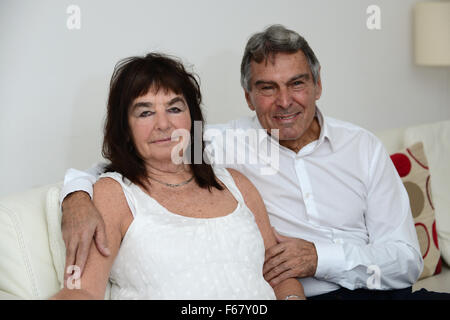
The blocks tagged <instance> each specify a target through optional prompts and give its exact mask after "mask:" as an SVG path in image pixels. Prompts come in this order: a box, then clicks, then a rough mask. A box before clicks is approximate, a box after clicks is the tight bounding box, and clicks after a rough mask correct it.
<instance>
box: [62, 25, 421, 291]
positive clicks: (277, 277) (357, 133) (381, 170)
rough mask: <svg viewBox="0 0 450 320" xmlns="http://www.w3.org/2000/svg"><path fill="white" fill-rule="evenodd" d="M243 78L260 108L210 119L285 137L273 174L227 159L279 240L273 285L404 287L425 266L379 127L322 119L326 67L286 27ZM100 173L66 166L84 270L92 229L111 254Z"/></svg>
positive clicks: (262, 39)
mask: <svg viewBox="0 0 450 320" xmlns="http://www.w3.org/2000/svg"><path fill="white" fill-rule="evenodd" d="M241 84H242V86H243V88H244V93H245V98H246V101H247V103H248V106H249V108H250V109H251V110H253V111H255V113H256V116H254V117H244V118H241V119H238V120H235V121H231V122H230V123H228V124H224V125H218V126H211V127H212V128H215V129H217V130H220V131H221V132H225V131H226V130H230V129H247V130H248V129H251V130H253V129H265V130H267V134H266V137H265V140H266V141H271V143H273V141H279V144H277V146H278V151H279V154H278V156H279V163H278V167H277V168H276V169H277V170H276V173H275V174H274V175H270V174H261V170H260V169H261V166H263V165H261V164H250V163H248V162H247V163H236V161H234V162H233V163H225V164H224V165H225V166H226V167H233V168H235V169H237V170H240V171H241V172H242V173H244V174H245V175H246V176H247V177H248V178H250V180H251V181H252V182H253V183H254V184H255V186H256V187H257V188H258V190H259V192H260V193H261V195H262V197H263V199H264V202H265V204H266V207H267V211H268V213H269V216H270V220H271V223H272V225H273V226H274V228H275V229H276V230H277V231H276V236H277V238H278V241H279V244H277V245H276V246H274V247H272V248H270V249H269V250H268V251H267V252H266V263H265V267H264V270H263V272H264V276H265V278H266V280H267V281H269V282H270V283H271V284H272V285H275V284H276V283H278V282H280V281H282V280H283V279H285V278H287V277H292V276H295V277H298V278H299V280H300V281H301V282H302V284H303V286H304V289H305V294H306V296H307V297H316V298H347V297H349V298H357V297H361V294H363V295H364V297H372V293H375V292H378V293H379V292H383V293H386V295H385V296H383V297H384V298H388V297H391V296H392V297H402V296H403V297H404V295H405V294H407V295H408V294H409V293H410V291H411V286H412V284H413V283H415V281H416V280H417V278H418V277H419V275H420V273H421V271H422V268H423V261H422V257H421V254H420V249H419V244H418V241H417V236H416V232H415V228H414V224H413V219H412V215H411V211H410V207H409V200H408V195H407V193H406V191H405V189H404V187H403V184H402V182H401V180H400V178H399V176H398V174H397V173H396V171H395V168H394V166H393V164H392V162H391V161H390V158H389V156H388V154H387V153H386V151H385V150H384V148H383V146H382V144H381V142H380V141H379V140H378V139H377V138H376V137H375V136H374V135H372V134H371V133H369V132H367V131H366V130H364V129H361V128H359V127H357V126H354V125H352V124H349V123H346V122H342V121H338V120H335V119H331V118H327V117H324V116H323V115H322V113H321V112H320V110H319V109H318V108H317V107H316V101H317V100H318V99H319V98H320V96H321V93H322V83H321V79H320V65H319V62H318V60H317V58H316V56H315V55H314V53H313V51H312V50H311V48H310V47H309V45H308V43H307V42H306V41H305V40H304V39H303V38H302V37H301V36H300V35H298V34H297V33H296V32H294V31H291V30H288V29H286V28H284V27H283V26H280V25H274V26H271V27H269V28H267V29H266V30H264V31H263V32H261V33H257V34H255V35H253V36H252V37H251V38H250V40H249V41H248V43H247V46H246V49H245V52H244V56H243V59H242V64H241ZM211 127H210V128H211ZM274 138H275V139H274ZM205 140H206V139H205ZM211 140H212V141H211V145H210V146H211V148H210V149H211V150H212V152H211V153H212V154H217V153H216V152H218V151H220V150H222V151H224V152H226V148H227V143H222V142H221V140H220V139H213V138H212V139H211ZM258 143H259V142H258ZM275 143H276V142H275ZM250 150H253V152H258V151H257V150H258V149H257V148H256V149H255V148H250ZM255 150H256V151H255ZM257 156H258V157H259V156H260V154H257ZM96 170H97V171H98V172H100V171H101V168H100V167H99V168H97V169H96ZM98 172H91V173H80V172H78V171H76V170H72V169H71V170H69V171H68V173H67V174H66V177H65V186H64V189H63V192H62V199H64V201H63V203H62V208H63V222H62V228H63V237H64V240H65V242H66V246H67V259H66V266H69V265H74V264H76V265H78V266H80V267H81V268H83V266H84V263H85V261H86V259H87V253H88V249H89V246H90V243H91V239H92V236H93V235H94V238H95V241H96V245H97V247H98V249H99V251H100V252H102V253H103V254H105V255H108V252H107V249H106V246H107V241H106V238H105V232H104V225H103V222H102V220H101V218H100V216H99V214H98V212H97V211H96V209H95V207H94V206H93V205H92V202H91V201H90V196H89V194H88V193H90V194H92V192H91V191H90V190H92V184H93V183H94V182H95V175H96V174H98ZM75 190H84V191H86V192H73V191H75ZM67 194H69V195H68V196H67V197H66V195H67ZM405 288H406V289H405ZM373 289H378V291H374V290H373ZM399 289H403V290H399ZM380 290H382V291H380ZM405 290H406V291H405Z"/></svg>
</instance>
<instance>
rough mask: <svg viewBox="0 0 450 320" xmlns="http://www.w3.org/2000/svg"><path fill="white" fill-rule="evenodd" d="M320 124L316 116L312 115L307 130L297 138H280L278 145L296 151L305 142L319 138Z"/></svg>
mask: <svg viewBox="0 0 450 320" xmlns="http://www.w3.org/2000/svg"><path fill="white" fill-rule="evenodd" d="M319 136H320V124H319V120H318V119H317V117H314V119H313V121H312V123H311V125H310V126H309V128H308V130H306V132H305V133H304V134H303V135H302V136H301V137H300V138H298V139H297V140H280V145H282V146H283V147H285V148H288V149H290V150H292V151H294V152H295V153H298V152H299V151H300V150H301V149H302V148H303V147H304V146H306V145H307V144H309V143H311V142H313V141H315V140H317V139H319Z"/></svg>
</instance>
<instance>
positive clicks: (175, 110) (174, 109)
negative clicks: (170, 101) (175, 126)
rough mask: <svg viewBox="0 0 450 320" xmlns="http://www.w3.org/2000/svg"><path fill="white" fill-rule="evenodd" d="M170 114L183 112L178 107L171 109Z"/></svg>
mask: <svg viewBox="0 0 450 320" xmlns="http://www.w3.org/2000/svg"><path fill="white" fill-rule="evenodd" d="M169 112H170V113H180V112H181V109H180V108H177V107H173V108H170V109H169Z"/></svg>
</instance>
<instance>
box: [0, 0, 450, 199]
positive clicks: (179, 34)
mask: <svg viewBox="0 0 450 320" xmlns="http://www.w3.org/2000/svg"><path fill="white" fill-rule="evenodd" d="M415 2H416V1H413V0H401V1H400V0H399V1H389V0H383V1H382V0H371V1H366V0H341V1H336V0H277V1H269V0H251V1H249V0H246V1H243V0H226V1H223V0H221V1H218V0H217V1H216V0H190V1H181V0H178V1H176V0H172V1H167V0H165V1H162V0H161V1H157V0H147V1H138V0H133V1H107V0H96V1H88V0H71V1H66V0H54V1H50V0H46V1H36V0H27V1H25V0H1V1H0V45H1V47H0V48H1V50H0V181H1V182H0V196H2V195H5V194H8V193H12V192H15V191H20V190H24V189H27V188H29V187H33V186H37V185H41V184H45V183H50V182H56V181H59V180H61V179H62V177H63V175H64V172H65V170H66V168H68V167H75V168H87V167H89V166H90V165H91V164H92V163H94V162H96V161H97V160H99V159H100V158H101V156H100V145H101V140H102V124H103V119H104V113H105V101H106V97H107V87H108V83H109V78H110V76H111V73H112V70H113V67H114V65H115V63H116V62H117V61H118V60H119V59H121V58H124V57H127V56H131V55H141V54H144V53H146V52H148V51H150V50H158V51H163V52H167V53H171V54H175V55H177V56H180V57H181V58H182V59H183V60H184V61H185V62H186V63H188V64H192V65H193V67H194V71H195V72H197V73H198V74H199V76H200V78H201V85H202V89H203V94H204V105H205V110H206V114H207V119H208V121H209V122H211V123H218V122H223V121H226V120H230V119H233V118H236V117H238V116H241V115H245V114H249V113H250V111H249V110H248V109H247V107H246V104H245V101H244V97H243V93H242V89H241V88H240V85H239V65H240V59H241V56H242V52H243V48H244V45H245V43H246V41H247V39H248V38H249V36H250V35H251V34H252V33H254V32H256V31H260V30H262V29H263V28H264V27H265V26H267V25H269V24H272V23H281V24H284V25H285V26H287V27H289V28H292V29H295V30H296V31H298V32H299V33H300V34H302V35H304V36H305V38H306V39H307V40H308V41H309V43H310V45H311V47H312V48H313V49H314V50H315V52H316V55H317V57H318V58H319V61H320V62H321V65H322V82H323V87H324V91H323V95H322V98H321V99H320V101H319V103H318V105H319V106H320V107H321V108H322V110H323V111H324V113H326V114H327V115H330V116H333V117H337V118H341V119H345V120H348V121H351V122H354V123H357V124H359V125H361V126H363V127H366V128H368V129H370V130H381V129H386V128H393V127H399V126H407V125H412V124H419V123H424V122H431V121H436V120H440V119H449V118H450V93H449V91H450V71H449V68H447V69H445V68H425V67H417V66H414V64H413V54H412V7H413V4H414V3H415ZM70 4H75V5H78V6H79V8H80V9H81V29H80V30H69V29H68V28H67V27H66V21H67V19H68V17H69V14H67V13H66V9H67V7H68V6H69V5H70ZM370 4H375V5H378V6H379V7H380V9H381V30H368V29H367V27H366V19H367V18H368V15H367V14H366V8H367V7H368V6H369V5H370Z"/></svg>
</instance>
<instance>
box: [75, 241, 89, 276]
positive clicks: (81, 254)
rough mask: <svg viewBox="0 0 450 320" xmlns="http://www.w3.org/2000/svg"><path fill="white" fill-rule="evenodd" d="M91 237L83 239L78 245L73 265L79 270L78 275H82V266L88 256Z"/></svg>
mask: <svg viewBox="0 0 450 320" xmlns="http://www.w3.org/2000/svg"><path fill="white" fill-rule="evenodd" d="M91 239H92V238H91V236H90V235H89V236H88V237H84V238H82V239H81V241H80V242H79V244H78V249H77V254H76V260H75V265H76V266H77V267H79V268H80V275H81V274H83V271H84V266H85V265H86V260H87V257H88V255H89V249H90V247H91Z"/></svg>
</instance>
